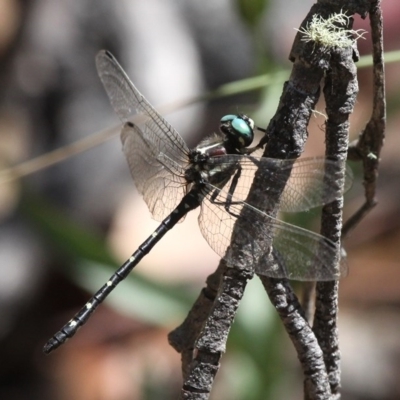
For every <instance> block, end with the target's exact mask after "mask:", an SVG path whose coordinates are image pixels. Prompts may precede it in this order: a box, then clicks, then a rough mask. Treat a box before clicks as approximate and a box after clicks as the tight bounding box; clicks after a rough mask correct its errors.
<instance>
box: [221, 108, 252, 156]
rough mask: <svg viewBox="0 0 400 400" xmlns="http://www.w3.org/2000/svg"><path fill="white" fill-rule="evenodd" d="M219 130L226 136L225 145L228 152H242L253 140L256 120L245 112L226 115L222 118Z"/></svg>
mask: <svg viewBox="0 0 400 400" xmlns="http://www.w3.org/2000/svg"><path fill="white" fill-rule="evenodd" d="M219 130H220V131H221V132H222V133H223V134H224V135H225V137H226V141H225V143H226V144H225V146H226V147H227V150H228V152H229V153H236V152H238V153H241V152H242V150H243V149H244V148H245V147H247V146H250V144H251V142H252V141H253V138H254V121H253V120H252V119H251V118H249V117H248V116H247V115H244V114H239V115H225V116H224V117H222V118H221V121H220V126H219ZM229 147H232V149H229Z"/></svg>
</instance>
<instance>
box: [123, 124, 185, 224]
mask: <svg viewBox="0 0 400 400" xmlns="http://www.w3.org/2000/svg"><path fill="white" fill-rule="evenodd" d="M121 138H122V143H123V151H124V153H125V156H126V159H127V161H128V165H129V169H130V171H131V174H132V177H133V180H134V182H135V185H136V187H137V189H138V191H139V192H140V193H141V194H142V196H143V198H144V200H145V202H146V204H147V206H148V207H149V210H150V212H151V214H152V215H153V218H154V219H155V220H157V221H162V220H163V219H164V218H165V217H166V216H167V215H169V214H170V213H171V212H172V211H173V210H174V209H175V207H176V206H177V205H178V203H179V202H180V200H181V199H182V197H183V196H184V195H185V194H186V180H185V178H184V172H185V170H184V168H183V167H182V166H181V165H180V164H178V163H176V162H175V161H174V160H172V159H170V158H169V157H168V156H167V155H166V154H165V153H163V152H160V151H159V149H157V148H155V147H154V146H153V144H152V143H150V144H149V143H148V142H147V140H146V136H145V135H144V134H143V132H142V131H141V129H140V128H139V127H138V126H136V125H133V124H131V123H129V122H128V123H126V124H125V125H124V127H123V129H122V133H121Z"/></svg>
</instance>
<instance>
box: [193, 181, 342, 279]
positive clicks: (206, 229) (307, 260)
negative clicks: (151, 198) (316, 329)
mask: <svg viewBox="0 0 400 400" xmlns="http://www.w3.org/2000/svg"><path fill="white" fill-rule="evenodd" d="M206 197H207V199H206V200H205V201H203V203H202V206H201V213H200V216H199V225H200V229H201V232H202V234H203V236H204V238H205V239H206V240H207V242H208V243H209V245H210V246H211V247H212V248H213V250H214V251H215V252H216V253H217V254H219V255H220V256H221V257H225V259H226V260H227V262H228V263H229V264H230V265H232V266H235V265H239V263H238V260H239V261H240V259H242V261H243V262H245V265H247V266H251V267H253V268H254V269H255V270H256V272H257V273H260V274H262V275H266V276H269V277H272V278H288V279H294V280H309V281H326V280H336V279H338V278H339V277H341V276H345V275H346V273H347V269H346V265H345V263H344V262H341V263H340V266H339V267H338V266H337V260H338V258H339V256H338V254H339V251H338V249H337V248H336V246H335V245H334V244H333V243H332V242H331V241H329V240H328V239H326V238H324V237H323V236H321V235H318V234H316V233H313V232H310V231H307V230H305V229H302V228H299V227H296V226H294V225H291V224H287V223H285V222H283V221H280V220H278V219H276V218H274V217H272V216H270V215H268V214H267V213H264V212H261V211H260V210H258V209H257V208H255V207H253V206H251V205H250V204H247V203H246V202H244V201H241V200H240V199H238V198H236V197H235V196H231V194H230V193H229V191H226V190H220V189H219V188H217V187H215V186H212V185H207V194H206ZM239 215H242V217H243V218H241V219H240V229H234V226H235V224H236V223H239V222H237V221H238V218H237V217H238V216H239ZM234 233H235V234H234ZM231 243H233V244H236V245H237V248H238V251H239V253H238V254H235V255H233V252H232V247H233V246H231ZM234 257H235V258H234ZM335 260H336V261H335Z"/></svg>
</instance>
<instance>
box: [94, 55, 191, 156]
mask: <svg viewBox="0 0 400 400" xmlns="http://www.w3.org/2000/svg"><path fill="white" fill-rule="evenodd" d="M96 67H97V71H98V74H99V77H100V79H101V81H102V83H103V85H104V88H105V90H106V92H107V94H108V97H109V98H110V101H111V105H112V106H113V108H114V110H115V112H116V113H117V114H118V116H119V118H120V119H121V121H123V122H127V121H128V120H129V119H130V118H131V117H132V116H133V115H135V114H141V115H140V116H139V118H138V120H137V121H136V123H135V124H136V125H139V126H140V127H141V128H142V130H141V132H143V140H145V141H146V142H147V143H148V145H149V146H150V147H152V146H154V147H155V148H156V149H158V151H159V152H162V153H164V154H165V155H166V157H168V158H170V159H172V160H173V161H175V162H176V163H178V164H179V163H184V162H186V161H187V154H188V152H189V149H188V147H187V146H186V144H185V142H184V141H183V139H182V137H181V136H180V135H179V133H178V132H177V131H176V130H175V129H174V128H173V127H172V126H171V125H170V124H169V123H168V122H167V121H166V120H165V119H164V118H163V117H162V116H161V115H160V114H158V113H157V111H156V110H155V109H154V108H153V107H152V106H151V104H150V103H149V102H148V101H147V100H146V99H145V98H144V97H143V95H142V94H141V93H140V92H139V91H138V90H137V88H136V87H135V86H134V85H133V83H132V82H131V80H130V79H129V77H128V75H127V74H126V73H125V71H124V70H123V69H122V67H121V66H120V65H119V63H118V61H117V60H116V59H115V58H114V56H113V55H112V54H111V53H109V52H108V51H104V50H102V51H100V52H99V53H98V54H97V56H96Z"/></svg>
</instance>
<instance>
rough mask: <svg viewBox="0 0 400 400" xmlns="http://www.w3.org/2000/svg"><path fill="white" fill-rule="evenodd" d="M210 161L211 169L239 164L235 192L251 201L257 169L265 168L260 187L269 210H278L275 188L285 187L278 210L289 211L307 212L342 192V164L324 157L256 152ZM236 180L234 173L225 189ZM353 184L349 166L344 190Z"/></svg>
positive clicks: (239, 196)
mask: <svg viewBox="0 0 400 400" xmlns="http://www.w3.org/2000/svg"><path fill="white" fill-rule="evenodd" d="M208 164H209V165H210V167H211V168H214V167H218V168H220V169H222V170H223V169H224V168H228V166H229V165H234V164H235V165H238V166H240V168H241V173H240V177H239V178H238V179H237V182H236V184H234V186H235V187H234V194H235V197H236V198H238V199H239V200H241V201H248V199H247V197H248V194H249V191H250V188H251V186H252V182H253V180H254V178H255V175H256V172H257V170H258V169H261V170H262V171H264V172H263V175H264V177H265V178H266V179H264V186H263V187H259V188H258V189H257V190H258V191H259V192H260V198H261V197H262V199H261V201H262V203H263V207H264V208H266V209H275V206H276V204H275V203H276V200H275V199H276V198H277V195H276V194H275V192H276V188H281V187H284V189H283V192H282V194H281V195H280V201H279V210H280V211H286V212H298V211H306V210H309V209H311V208H314V207H318V206H320V205H323V204H328V203H330V202H331V201H333V200H334V199H335V198H337V197H338V196H341V195H342V192H343V190H342V188H341V185H340V175H341V168H340V163H339V162H336V161H330V160H327V159H326V158H324V157H316V158H301V159H297V160H280V159H275V158H266V157H255V156H253V155H249V156H245V155H227V156H220V157H213V158H211V159H210V160H209V162H208ZM234 179H235V178H234V175H232V177H231V179H230V180H229V181H228V182H227V184H226V185H225V188H230V187H231V186H232V184H233V180H234ZM211 183H214V182H211ZM351 183H352V173H351V170H350V168H347V169H346V179H345V187H344V191H346V190H348V189H349V188H350V186H351ZM217 186H218V185H217ZM226 190H228V189H226ZM251 205H254V206H255V207H256V208H258V207H259V204H255V203H253V202H251Z"/></svg>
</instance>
